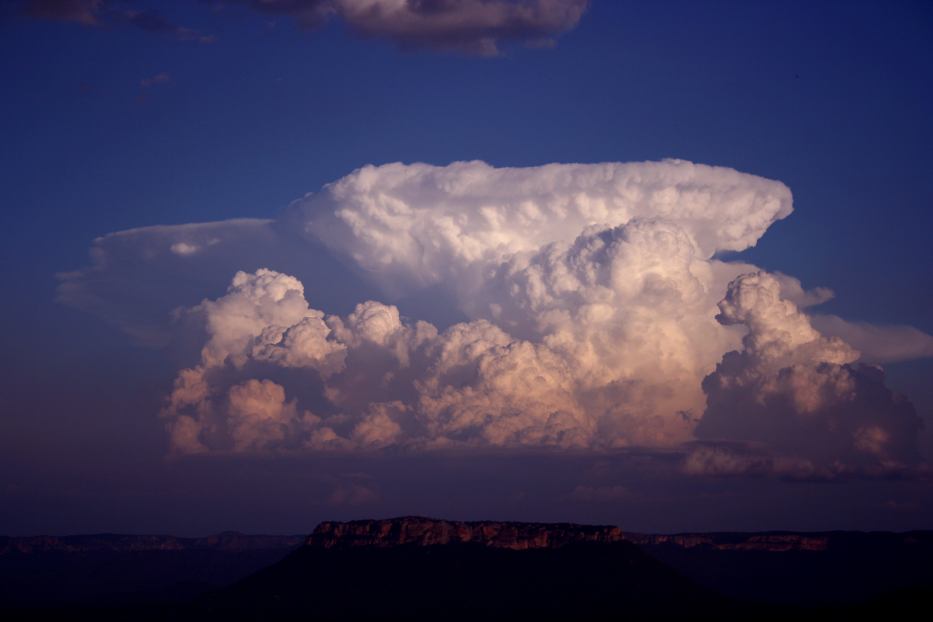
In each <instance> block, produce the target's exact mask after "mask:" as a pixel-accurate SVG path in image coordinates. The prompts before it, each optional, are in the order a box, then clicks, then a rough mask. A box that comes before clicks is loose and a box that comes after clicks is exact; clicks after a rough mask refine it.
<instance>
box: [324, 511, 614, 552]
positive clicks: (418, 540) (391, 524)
mask: <svg viewBox="0 0 933 622" xmlns="http://www.w3.org/2000/svg"><path fill="white" fill-rule="evenodd" d="M624 539H625V538H624V536H623V534H622V531H621V530H620V529H619V528H618V527H612V526H602V525H575V524H572V523H517V522H499V521H476V522H463V521H446V520H437V519H432V518H423V517H420V516H404V517H400V518H390V519H385V520H357V521H349V522H324V523H321V524H320V525H318V526H317V529H315V530H314V533H312V534H311V535H310V536H308V539H307V541H306V543H305V544H306V545H307V546H311V547H319V548H333V547H374V548H388V547H395V546H401V545H406V544H411V545H421V546H429V545H434V544H458V543H459V544H466V543H473V544H481V545H484V546H486V547H490V548H498V549H512V550H526V549H547V548H558V547H561V546H564V545H567V544H571V543H579V542H598V543H604V544H605V543H610V542H620V541H622V540H624Z"/></svg>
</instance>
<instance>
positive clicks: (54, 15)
mask: <svg viewBox="0 0 933 622" xmlns="http://www.w3.org/2000/svg"><path fill="white" fill-rule="evenodd" d="M103 5H104V0H26V1H25V2H23V4H22V7H21V10H22V13H23V15H26V16H29V17H32V18H34V19H46V20H54V21H61V22H76V23H78V24H83V25H85V26H97V25H98V24H99V21H98V15H99V13H100V10H101V9H102V8H103Z"/></svg>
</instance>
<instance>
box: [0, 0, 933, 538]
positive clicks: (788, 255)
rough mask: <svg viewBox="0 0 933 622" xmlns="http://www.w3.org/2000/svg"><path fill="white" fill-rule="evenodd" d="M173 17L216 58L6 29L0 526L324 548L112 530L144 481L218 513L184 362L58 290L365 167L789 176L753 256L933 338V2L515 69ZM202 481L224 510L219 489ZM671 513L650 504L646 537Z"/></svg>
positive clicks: (266, 521) (2, 64)
mask: <svg viewBox="0 0 933 622" xmlns="http://www.w3.org/2000/svg"><path fill="white" fill-rule="evenodd" d="M149 6H156V5H152V4H150V5H149ZM157 8H158V9H159V10H161V11H162V12H163V13H164V14H165V15H166V16H167V17H169V18H171V20H172V21H173V22H175V23H178V24H182V25H184V26H185V27H188V28H191V29H195V30H197V31H199V32H201V33H206V34H210V35H214V36H215V37H216V42H213V43H199V42H197V41H185V40H179V38H178V37H175V36H168V35H166V34H165V33H162V32H146V31H144V30H141V29H139V28H135V27H132V26H128V25H121V24H109V25H102V26H99V27H85V26H82V25H81V24H78V23H74V22H66V21H49V20H39V19H30V18H26V17H23V16H21V15H19V14H18V13H17V9H16V6H15V3H12V4H9V5H7V6H6V8H5V9H4V12H3V13H2V17H0V76H2V89H0V92H2V96H0V236H2V240H0V249H2V250H0V253H2V255H0V257H2V265H3V272H4V290H5V292H6V293H5V295H4V297H3V303H2V305H0V317H2V321H3V325H4V326H5V327H6V330H4V331H3V350H2V351H3V355H2V358H3V360H2V361H0V367H2V369H3V378H2V380H0V391H2V396H3V397H2V401H3V404H2V411H3V412H2V415H0V416H2V419H3V421H2V422H0V426H2V428H0V451H2V452H3V454H4V457H3V458H2V459H0V466H2V467H3V468H2V471H3V472H4V475H3V476H2V477H0V486H5V488H4V489H0V500H2V499H3V498H4V497H6V499H7V500H8V501H9V503H7V502H2V503H0V505H2V506H3V507H4V509H3V510H0V533H2V532H9V531H16V532H32V531H37V530H38V531H43V530H52V531H70V530H77V531H80V530H91V529H114V530H119V529H122V530H134V529H139V530H146V529H149V530H159V529H162V528H163V527H162V525H164V529H166V530H185V529H187V530H192V531H199V530H211V529H222V528H227V527H231V528H236V527H245V528H247V527H248V528H252V529H266V530H285V529H297V530H299V531H300V530H301V529H300V525H298V524H297V522H298V521H291V522H290V521H284V520H278V519H274V518H269V517H268V516H266V515H265V514H262V513H259V514H257V513H255V512H253V513H251V511H250V510H247V509H242V510H238V509H236V507H235V506H236V504H235V503H234V502H232V501H229V499H228V500H227V501H226V502H224V503H220V505H221V506H223V507H224V512H223V514H224V515H226V516H230V514H231V513H232V514H234V515H236V516H238V517H239V518H235V519H231V520H230V521H229V522H230V523H231V524H229V525H228V524H224V519H223V516H222V515H221V513H219V512H218V513H211V511H209V510H206V509H205V510H203V512H202V513H201V514H200V515H199V516H200V517H199V518H198V519H192V520H191V521H190V522H186V520H185V518H184V516H183V513H180V512H176V511H168V510H167V511H166V512H165V515H164V516H161V517H156V518H152V517H153V516H154V515H153V514H152V513H151V507H150V506H147V505H146V502H142V501H140V504H141V505H140V506H138V507H146V508H149V509H147V510H145V511H144V510H142V509H139V510H133V511H131V512H129V513H130V514H132V515H133V516H134V517H136V518H130V519H126V520H124V519H123V518H114V513H119V511H118V510H116V509H114V508H119V507H120V499H122V498H124V497H121V496H120V495H121V494H123V493H119V494H114V495H110V496H107V495H106V494H104V493H103V492H101V491H100V488H101V487H103V488H110V489H111V490H117V491H119V490H136V489H135V488H134V482H143V483H141V484H140V485H144V486H147V487H150V488H151V489H152V490H157V491H158V495H160V497H159V498H160V499H164V500H165V501H164V503H166V504H169V505H171V504H178V503H181V501H179V499H182V498H187V497H185V495H191V496H197V492H196V491H194V492H192V491H189V492H186V493H185V494H184V495H181V496H178V497H173V496H172V494H171V493H170V492H169V491H170V489H172V487H173V486H175V485H177V481H178V479H179V477H182V476H180V475H179V474H178V472H177V471H178V470H179V467H178V465H177V464H175V465H173V466H171V467H165V466H164V463H163V462H162V459H161V453H162V452H163V451H164V438H163V437H162V436H161V433H160V425H161V424H159V422H158V421H156V420H155V415H154V413H155V412H157V411H158V408H159V404H160V399H161V395H162V394H163V393H165V391H166V389H167V388H168V387H170V385H171V378H172V375H173V374H172V370H173V369H174V367H173V364H172V363H171V362H169V361H167V360H166V358H167V357H166V356H165V355H164V354H163V353H160V352H158V351H152V350H148V349H145V348H142V347H139V346H135V345H133V344H131V343H129V342H128V341H127V339H126V338H125V336H124V335H122V334H120V333H119V332H118V331H116V330H115V329H113V328H111V327H110V326H108V325H106V324H104V323H103V322H102V321H101V320H100V319H98V318H95V317H94V316H91V315H88V314H84V313H82V312H80V311H76V310H73V309H70V308H67V307H64V306H61V305H59V304H56V303H55V301H54V298H55V287H56V285H57V281H56V278H55V274H56V273H58V272H61V271H66V270H72V269H75V268H77V267H79V266H81V265H83V264H85V263H86V261H87V249H88V247H89V245H90V243H91V241H92V240H93V239H94V238H95V237H97V236H100V235H103V234H106V233H109V232H112V231H117V230H121V229H128V228H133V227H141V226H148V225H156V224H177V223H187V222H198V221H209V220H220V219H227V218H235V217H262V218H269V217H273V216H275V215H276V214H277V213H278V212H279V211H280V210H282V209H283V208H284V207H285V206H286V205H287V204H288V203H289V202H290V201H292V200H294V199H296V198H298V197H300V196H302V195H303V194H304V193H306V192H309V191H314V190H317V189H318V188H320V186H321V185H322V184H324V183H326V182H328V181H331V180H334V179H337V178H339V177H341V176H343V175H345V174H347V173H348V172H349V171H351V170H353V169H355V168H357V167H359V166H361V165H363V164H367V163H377V164H378V163H385V162H393V161H402V162H417V161H423V162H428V163H433V164H447V163H449V162H452V161H457V160H469V159H482V160H485V161H487V162H489V163H491V164H494V165H496V166H525V165H537V164H544V163H548V162H601V161H623V162H624V161H641V160H656V159H661V158H668V157H674V158H682V159H686V160H691V161H694V162H702V163H706V164H715V165H723V166H728V167H733V168H736V169H738V170H740V171H743V172H748V173H753V174H756V175H760V176H763V177H767V178H772V179H778V180H780V181H782V182H784V183H785V184H787V185H788V186H789V187H790V188H791V190H792V191H793V193H794V204H795V212H794V214H793V215H792V216H790V217H789V218H788V219H786V220H785V221H783V222H780V223H777V224H776V225H775V226H773V227H772V228H771V229H770V230H769V231H768V233H767V234H766V235H765V236H764V238H763V239H762V241H761V242H760V244H759V245H758V247H757V248H754V249H751V250H749V251H746V252H745V253H744V254H743V256H744V257H745V258H747V259H748V260H749V261H752V262H754V263H756V264H758V265H760V266H762V267H764V268H767V269H771V270H780V271H782V272H785V273H788V274H792V275H794V276H796V277H798V278H800V279H801V280H802V281H803V283H804V285H806V286H808V287H812V286H818V285H822V286H827V287H830V288H832V289H833V290H834V291H835V292H836V298H835V299H834V300H832V301H830V302H829V303H827V304H826V305H825V307H824V308H823V310H825V311H826V312H830V313H835V314H838V315H841V316H844V317H845V318H847V319H850V320H864V321H870V322H876V323H882V324H884V323H898V324H910V325H913V326H915V327H917V328H919V329H920V330H923V331H925V332H927V333H933V244H931V243H930V232H931V229H933V215H931V214H933V212H931V208H933V175H931V174H930V171H931V170H933V152H931V147H930V146H931V145H933V64H931V62H930V59H933V8H931V5H930V4H929V3H926V2H737V1H735V2H692V1H691V2H652V3H635V2H615V1H610V0H594V1H593V2H592V3H591V6H590V7H589V9H588V11H587V12H586V13H585V15H584V16H583V18H582V19H581V21H580V23H579V25H578V26H577V27H576V28H574V29H572V30H570V31H569V32H567V33H566V34H564V35H562V36H560V37H559V38H558V40H557V44H556V46H554V47H553V48H550V49H533V48H525V47H522V46H518V45H506V46H505V47H504V54H503V55H502V56H501V57H497V58H482V57H476V56H470V55H463V54H458V53H450V52H435V51H432V50H424V49H415V50H401V49H399V48H398V47H397V46H395V45H394V44H393V43H391V42H387V41H385V40H380V39H377V38H365V37H361V36H358V35H356V34H354V33H352V32H347V29H346V28H345V27H344V26H343V25H342V24H341V23H339V22H337V21H333V22H331V23H328V24H327V25H325V26H324V27H323V28H321V29H320V30H316V31H307V30H302V29H300V28H297V27H296V26H295V25H294V23H293V22H292V21H290V20H288V19H287V18H285V17H282V16H279V17H275V16H271V15H264V14H258V13H255V12H253V11H250V10H248V9H247V8H245V7H240V6H229V7H227V8H226V9H224V10H223V11H215V10H212V9H211V8H210V7H209V6H208V5H207V4H205V3H199V2H170V3H157ZM160 74H164V75H165V76H166V78H164V79H162V80H156V81H155V83H153V84H151V85H150V86H142V81H144V80H147V79H151V78H153V77H154V76H159V75H160ZM219 293H220V292H208V293H206V294H205V295H208V294H209V295H217V294H219ZM339 311H344V310H342V309H341V310H339ZM889 374H890V378H891V383H892V385H893V386H895V388H898V389H901V390H903V391H905V392H908V393H909V394H910V395H911V397H912V398H913V400H914V402H915V403H916V404H917V405H918V407H920V409H921V411H922V414H926V413H927V412H928V411H929V409H930V408H931V407H933V393H931V389H930V384H931V383H929V380H930V377H931V374H933V365H931V363H930V360H929V359H926V360H920V361H913V362H909V363H900V364H897V365H893V366H892V367H891V368H890V370H889ZM77 464H80V465H81V466H75V465H77ZM165 468H168V469H170V470H172V474H171V475H167V474H165V473H163V472H162V471H160V469H165ZM198 468H200V469H201V470H202V471H209V470H211V469H213V468H215V467H214V466H209V467H203V465H202V466H201V467H198ZM231 468H232V467H231ZM257 468H259V469H266V468H268V469H273V468H279V467H272V466H269V465H266V466H260V467H257ZM399 468H402V467H399ZM451 468H453V467H451ZM236 469H238V470H242V469H243V467H242V465H239V466H237V467H236ZM348 470H353V469H352V468H351V467H348ZM114 471H117V472H123V473H134V475H133V476H127V477H126V478H122V479H121V478H120V477H118V476H116V475H113V474H112V473H113V472H114ZM238 472H239V471H238ZM513 472H515V471H514V470H513ZM76 473H80V474H81V475H80V476H79V475H76ZM102 473H109V474H110V475H108V476H107V477H104V476H103V475H101V474H102ZM14 474H15V475H14ZM202 477H203V478H204V481H203V486H204V487H205V488H211V489H212V490H213V492H212V494H215V493H216V491H217V487H218V486H220V484H217V482H218V481H223V479H222V478H221V477H220V476H219V475H218V476H216V477H214V476H212V475H207V474H203V473H202ZM249 477H250V478H251V479H250V481H254V480H256V481H260V480H261V477H259V476H256V475H255V474H252V475H250V476H249ZM463 477H464V478H466V479H469V478H468V477H467V476H465V475H464V476H463ZM477 477H479V476H477ZM516 477H519V478H520V476H516ZM69 478H72V479H74V480H75V481H70V480H69ZM63 482H65V483H63ZM672 485H673V484H672ZM192 486H193V484H192ZM256 486H257V487H260V486H261V485H260V484H256ZM283 486H284V487H285V488H287V486H285V485H283ZM775 486H778V484H775ZM866 486H869V484H866ZM870 486H876V484H874V483H872V484H870ZM88 490H95V491H97V492H95V493H94V494H99V495H102V498H105V500H103V501H99V500H98V501H93V500H92V501H88V502H86V503H84V502H74V503H72V502H70V501H62V499H67V498H70V497H69V496H68V495H74V496H77V497H82V498H90V499H96V497H94V494H91V493H89V492H88ZM136 493H138V490H136ZM136 493H133V494H136ZM127 494H129V493H127ZM154 494H156V493H154ZM218 494H219V493H218ZM283 494H284V493H283ZM439 494H440V493H439ZM809 494H810V493H807V495H806V496H808V497H809ZM852 494H855V493H852ZM88 495H90V496H88ZM833 495H836V496H841V497H845V496H846V495H845V494H842V493H839V494H837V493H833ZM833 495H830V496H833ZM134 498H135V497H134ZM793 498H794V499H795V500H796V501H795V502H794V503H798V502H799V503H800V505H801V507H802V506H803V505H805V504H803V503H802V502H800V501H799V500H800V498H801V497H800V496H795V497H793ZM160 503H161V502H160ZM413 503H414V502H413ZM225 504H226V505H225ZM665 504H667V505H665ZM273 505H274V504H273ZM414 505H415V506H417V507H413V509H422V508H424V509H425V511H430V510H431V509H432V506H430V504H420V505H419V504H417V503H414ZM668 505H670V504H669V502H668V501H664V503H661V502H658V503H657V504H655V505H651V506H650V508H655V509H650V508H649V509H646V510H645V512H644V513H643V515H642V516H638V517H637V520H639V521H641V522H640V523H639V528H640V529H643V530H650V529H651V526H652V520H655V519H656V518H657V515H659V514H660V513H663V512H665V511H666V510H663V509H658V508H662V506H663V507H664V508H667V507H668ZM791 505H793V504H791ZM92 507H97V508H100V507H105V508H107V509H108V512H110V513H109V514H108V513H105V512H103V511H100V512H98V510H95V509H89V508H92ZM277 507H278V506H277ZM283 507H285V506H283ZM389 507H392V508H393V509H394V508H396V507H398V508H399V509H405V508H402V507H400V506H399V505H398V504H395V505H391V504H390V506H389ZM409 507H410V506H409ZM443 507H446V506H443ZM450 507H451V508H453V509H454V510H455V509H456V508H457V507H458V506H457V505H456V504H453V505H451V506H450ZM489 507H490V508H491V509H490V512H494V511H497V510H496V508H498V511H500V513H501V512H507V511H509V510H502V509H501V508H502V507H506V506H502V505H495V503H491V505H490V506H489ZM646 507H648V506H646ZM833 507H836V506H833ZM62 508H65V509H64V510H62ZM60 511H61V514H60V516H62V517H63V518H56V519H53V518H50V516H52V514H54V513H56V512H60ZM452 511H453V510H452ZM827 511H828V510H827ZM925 511H926V514H923V513H922V512H920V513H918V514H917V515H916V516H914V517H911V516H908V517H907V518H903V517H902V518H901V519H889V518H883V517H882V518H879V517H878V515H874V514H871V512H870V511H868V510H865V516H863V517H862V519H859V520H853V521H851V522H850V523H848V524H845V525H840V526H876V525H880V526H893V527H904V526H921V525H920V524H919V523H922V522H923V521H924V520H926V521H928V520H929V518H930V516H933V514H930V508H929V507H927V508H926V509H925ZM238 512H239V514H238ZM529 512H530V510H529ZM541 512H543V513H547V512H548V511H546V510H541ZM918 512H919V510H918ZM325 513H326V510H322V509H313V508H312V509H310V510H307V511H306V515H307V516H308V517H319V515H322V514H325ZM519 513H520V512H519ZM550 515H553V516H554V517H560V516H562V515H561V514H560V512H551V513H550V514H549V516H550ZM143 516H147V517H149V518H145V519H144V518H140V517H143ZM303 516H304V515H303ZM590 516H592V517H593V518H599V519H603V520H606V519H608V518H611V517H614V516H616V515H614V514H612V513H611V512H608V513H606V512H604V513H602V514H600V513H599V512H594V513H593V514H592V515H589V514H587V515H584V516H582V518H588V517H590ZM728 516H729V517H728V518H726V519H724V520H723V523H724V524H723V527H730V526H740V527H746V528H750V527H751V528H754V527H755V526H756V525H760V526H761V527H775V526H787V527H798V526H803V527H807V526H812V525H816V526H832V525H830V523H831V522H832V521H831V520H830V519H829V518H827V519H826V520H814V521H812V522H807V520H806V519H805V518H802V517H801V516H802V515H800V514H795V515H791V516H789V517H788V518H787V520H785V521H784V523H782V524H781V525H776V524H767V525H766V524H762V523H759V522H756V520H759V519H760V517H759V516H758V513H757V512H752V513H747V514H743V513H742V512H741V511H737V510H736V511H734V512H732V513H731V514H729V515H728ZM459 517H460V516H457V518H459ZM307 520H310V518H308V519H307ZM633 520H635V519H633ZM160 521H161V522H160ZM859 521H861V522H859ZM233 523H235V524H233ZM657 524H658V525H660V527H658V528H659V529H677V528H691V527H706V528H714V527H716V526H717V525H716V524H715V520H713V519H712V518H710V519H709V520H705V522H704V521H703V520H699V521H697V522H696V523H690V522H689V521H687V522H685V523H683V524H679V523H677V522H676V521H670V520H666V519H665V520H658V521H657ZM926 526H929V524H927V525H926Z"/></svg>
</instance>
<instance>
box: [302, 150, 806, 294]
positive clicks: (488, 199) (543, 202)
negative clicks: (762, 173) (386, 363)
mask: <svg viewBox="0 0 933 622" xmlns="http://www.w3.org/2000/svg"><path fill="white" fill-rule="evenodd" d="M791 211H792V206H791V194H790V191H789V190H788V189H787V187H786V186H784V185H783V184H781V183H780V182H777V181H772V180H767V179H763V178H761V177H756V176H753V175H746V174H743V173H739V172H737V171H735V170H733V169H728V168H722V167H712V166H704V165H699V164H693V163H690V162H684V161H680V160H667V161H664V162H644V163H635V164H619V163H607V164H549V165H545V166H539V167H530V168H493V167H491V166H489V165H488V164H485V163H483V162H457V163H454V164H451V165H449V166H445V167H439V166H430V165H427V164H411V165H405V164H387V165H384V166H378V167H376V166H366V167H363V168H361V169H359V170H357V171H355V172H353V173H351V174H350V175H347V176H346V177H344V178H342V179H340V180H338V181H336V182H334V183H331V184H328V185H326V186H325V187H324V188H323V189H322V191H321V192H319V193H316V194H311V195H309V196H308V197H306V198H305V199H303V200H300V201H296V202H295V203H294V204H293V206H292V210H291V212H292V213H291V214H290V219H291V220H292V221H293V222H295V224H296V226H297V227H303V228H304V229H305V230H306V231H307V232H308V234H309V235H311V236H313V237H314V238H316V239H317V240H319V241H320V242H321V243H323V244H324V245H326V246H327V247H328V248H330V249H332V250H333V251H334V252H335V253H337V254H338V255H340V256H342V257H344V258H346V259H347V260H348V261H349V262H351V263H352V264H353V265H355V266H356V267H357V268H358V269H359V270H360V271H361V273H362V274H364V275H365V276H367V277H368V278H370V279H372V280H373V281H374V282H376V283H377V284H378V285H379V286H380V287H381V288H383V291H384V292H385V293H387V294H390V295H398V294H401V293H405V292H410V291H413V290H415V289H418V288H421V287H424V286H426V285H432V284H437V283H447V284H451V286H453V287H456V288H458V289H461V288H462V287H463V286H464V285H466V286H467V287H468V288H470V287H471V286H475V284H476V283H477V282H482V280H483V279H484V278H485V277H486V276H487V273H488V271H489V270H492V269H495V268H496V267H497V266H498V265H500V264H501V263H502V262H503V261H505V260H507V259H509V258H510V257H511V256H512V255H513V254H515V253H520V252H534V251H537V250H538V249H540V248H541V247H542V246H543V245H545V244H549V243H552V242H569V241H571V240H573V239H575V238H576V237H577V236H578V235H579V234H580V233H581V232H582V231H583V230H584V229H586V228H587V227H596V228H602V229H605V228H610V227H617V226H620V225H623V224H626V223H628V222H629V221H632V220H634V219H639V218H655V219H663V220H664V221H667V222H670V223H673V224H676V225H677V226H679V227H681V228H682V229H684V230H685V231H688V232H689V233H690V235H691V238H692V241H693V243H694V244H695V245H696V247H697V253H698V254H699V255H700V256H701V257H703V258H709V257H711V256H712V255H713V254H714V253H716V252H717V251H725V250H732V251H737V250H742V249H745V248H748V247H749V246H752V245H754V244H755V243H756V242H757V241H758V239H759V238H760V237H761V236H762V235H763V234H764V232H765V231H766V230H767V228H768V227H769V226H770V225H771V224H772V223H774V222H775V221H776V220H779V219H781V218H784V217H786V216H787V215H789V214H790V213H791Z"/></svg>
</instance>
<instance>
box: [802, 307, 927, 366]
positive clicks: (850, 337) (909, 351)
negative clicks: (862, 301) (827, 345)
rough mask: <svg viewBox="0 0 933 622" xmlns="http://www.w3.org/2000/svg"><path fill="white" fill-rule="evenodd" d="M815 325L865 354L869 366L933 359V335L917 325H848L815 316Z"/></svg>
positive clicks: (822, 316)
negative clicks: (872, 364) (916, 326)
mask: <svg viewBox="0 0 933 622" xmlns="http://www.w3.org/2000/svg"><path fill="white" fill-rule="evenodd" d="M810 320H811V321H812V322H813V326H815V327H816V328H818V329H819V330H820V332H822V333H824V334H826V335H832V336H835V337H839V338H840V339H843V340H844V341H846V342H848V343H851V344H852V346H853V347H855V348H856V349H858V351H859V352H861V354H862V356H861V360H862V361H864V362H866V363H897V362H900V361H910V360H914V359H921V358H928V357H931V356H933V336H931V335H928V334H927V333H925V332H923V331H921V330H917V329H916V328H914V327H913V326H904V325H893V326H890V325H883V324H881V325H879V324H869V323H868V322H848V321H846V320H844V319H842V318H841V317H838V316H836V315H814V316H812V317H811V318H810Z"/></svg>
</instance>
